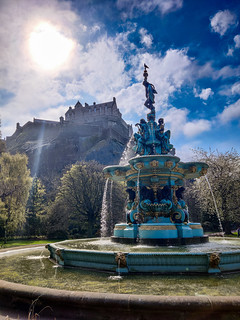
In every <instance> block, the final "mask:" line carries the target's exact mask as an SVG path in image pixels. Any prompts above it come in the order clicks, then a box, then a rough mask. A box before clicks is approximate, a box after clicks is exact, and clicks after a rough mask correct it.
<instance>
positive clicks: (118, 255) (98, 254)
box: [47, 238, 240, 274]
mask: <svg viewBox="0 0 240 320" xmlns="http://www.w3.org/2000/svg"><path fill="white" fill-rule="evenodd" d="M237 240H238V239H237ZM237 240H231V241H230V242H229V241H227V242H226V241H225V240H223V239H221V240H219V242H215V241H214V242H209V243H205V244H200V245H190V246H185V247H160V246H159V247H156V246H152V247H151V246H143V245H136V244H135V245H123V244H118V243H111V241H110V240H109V239H106V238H104V239H98V238H96V239H84V240H71V241H69V240H68V241H63V242H58V243H55V244H48V245H47V248H48V250H49V251H50V258H51V259H54V260H55V261H56V262H57V263H58V264H59V265H61V266H66V267H78V268H85V269H90V270H91V269H92V270H97V271H104V272H116V273H119V272H121V273H130V274H138V273H154V274H155V273H159V274H216V273H224V272H239V271H240V245H239V241H237Z"/></svg>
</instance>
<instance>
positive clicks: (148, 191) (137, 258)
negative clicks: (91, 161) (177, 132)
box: [47, 65, 240, 274]
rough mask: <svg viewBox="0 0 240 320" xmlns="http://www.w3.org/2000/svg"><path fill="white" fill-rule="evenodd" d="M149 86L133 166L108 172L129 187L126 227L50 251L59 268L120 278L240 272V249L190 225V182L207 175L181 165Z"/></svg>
mask: <svg viewBox="0 0 240 320" xmlns="http://www.w3.org/2000/svg"><path fill="white" fill-rule="evenodd" d="M144 66H145V69H144V73H143V76H144V81H143V85H144V86H145V89H146V98H147V99H146V102H145V106H146V107H147V108H148V109H149V110H150V112H149V113H148V114H147V121H145V120H144V119H141V120H140V123H137V124H136V126H137V127H138V132H137V133H135V134H134V140H135V146H134V150H135V153H136V157H134V158H131V159H130V160H129V161H128V164H127V165H123V166H121V165H115V166H108V167H106V168H104V173H105V175H106V177H107V178H108V179H112V180H114V181H120V182H124V183H125V184H126V186H127V190H126V191H127V193H128V203H127V208H126V222H125V223H119V224H116V225H115V228H114V234H113V236H112V237H111V241H110V240H108V239H83V240H77V241H76V240H72V241H64V242H60V243H57V244H49V245H47V248H48V250H49V251H50V257H51V258H52V259H53V260H55V261H56V262H57V263H58V264H59V265H62V266H66V267H79V268H85V269H93V270H99V271H106V272H116V273H119V272H121V273H131V274H134V273H154V274H156V273H160V274H161V273H164V274H169V273H170V274H174V273H181V274H191V273H197V274H201V273H202V274H209V273H210V274H211V273H221V272H233V271H240V249H239V247H238V246H237V247H234V248H227V247H226V248H225V245H224V244H221V245H220V246H215V245H214V244H211V243H210V242H208V237H207V236H204V234H203V229H202V226H201V224H200V223H192V222H190V221H189V213H188V208H187V204H186V203H185V201H184V200H183V191H184V187H183V184H184V180H185V179H195V178H199V177H201V176H203V175H205V174H206V173H207V169H208V166H207V164H205V163H202V162H187V163H184V162H181V161H180V159H179V158H178V157H176V156H175V155H174V149H173V146H172V144H171V143H170V131H169V130H167V131H165V129H164V119H163V118H160V119H159V120H158V122H156V121H155V119H156V114H155V107H154V103H155V101H154V95H155V94H156V93H157V92H156V90H155V88H154V86H153V85H152V84H151V83H149V82H148V81H147V78H148V73H147V68H148V67H147V66H146V65H144Z"/></svg>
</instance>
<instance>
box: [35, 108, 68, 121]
mask: <svg viewBox="0 0 240 320" xmlns="http://www.w3.org/2000/svg"><path fill="white" fill-rule="evenodd" d="M67 110H68V107H67V106H66V105H61V106H59V107H57V108H48V109H46V110H44V111H41V112H39V113H38V115H37V117H36V118H39V119H45V120H53V121H59V117H61V116H63V117H64V115H65V113H66V111H67Z"/></svg>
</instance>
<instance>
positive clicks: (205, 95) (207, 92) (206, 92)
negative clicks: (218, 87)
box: [194, 88, 214, 100]
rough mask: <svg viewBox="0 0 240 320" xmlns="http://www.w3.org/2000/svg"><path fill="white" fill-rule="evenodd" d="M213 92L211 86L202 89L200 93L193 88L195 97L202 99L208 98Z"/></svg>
mask: <svg viewBox="0 0 240 320" xmlns="http://www.w3.org/2000/svg"><path fill="white" fill-rule="evenodd" d="M213 94H214V92H213V91H212V89H211V88H206V89H202V91H201V92H200V93H197V90H196V89H195V88H194V95H195V97H199V98H200V99H202V100H208V98H209V97H210V96H212V95H213Z"/></svg>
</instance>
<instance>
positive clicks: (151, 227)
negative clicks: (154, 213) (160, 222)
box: [139, 226, 177, 230]
mask: <svg viewBox="0 0 240 320" xmlns="http://www.w3.org/2000/svg"><path fill="white" fill-rule="evenodd" d="M139 230H177V228H176V227H175V226H141V227H140V228H139Z"/></svg>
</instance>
